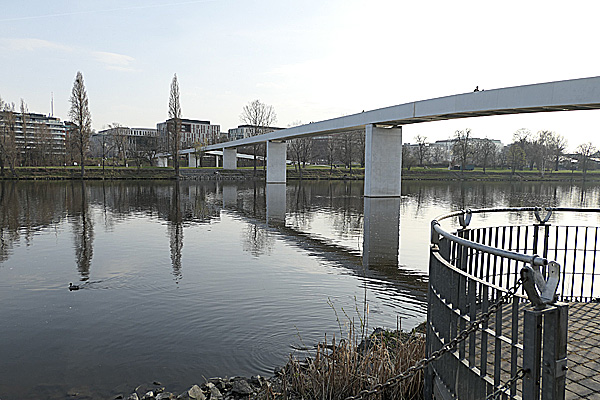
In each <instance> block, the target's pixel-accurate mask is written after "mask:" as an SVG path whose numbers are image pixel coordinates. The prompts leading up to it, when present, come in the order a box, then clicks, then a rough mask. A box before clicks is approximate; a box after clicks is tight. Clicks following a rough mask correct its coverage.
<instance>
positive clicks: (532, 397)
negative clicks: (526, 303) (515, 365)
mask: <svg viewBox="0 0 600 400" xmlns="http://www.w3.org/2000/svg"><path fill="white" fill-rule="evenodd" d="M541 354H542V310H536V309H533V308H526V309H525V317H524V321H523V369H524V370H526V371H527V373H526V374H525V376H524V377H523V399H527V400H538V399H539V398H540V380H541V367H542V360H541Z"/></svg>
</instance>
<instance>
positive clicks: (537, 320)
mask: <svg viewBox="0 0 600 400" xmlns="http://www.w3.org/2000/svg"><path fill="white" fill-rule="evenodd" d="M557 212H567V213H573V214H569V215H578V214H575V213H599V215H600V209H574V208H552V209H545V210H541V209H539V208H533V207H528V208H504V209H482V210H465V211H457V212H453V213H450V214H447V215H444V216H442V217H440V218H438V219H437V220H435V221H433V222H432V229H431V233H432V234H431V243H432V245H431V253H430V267H429V269H430V270H429V293H428V303H429V304H428V305H429V307H428V317H427V321H428V329H427V352H428V354H427V355H428V356H430V355H431V354H435V353H436V351H439V350H443V351H445V353H448V354H444V355H443V356H441V357H439V358H438V359H437V360H436V361H434V362H433V363H431V364H430V366H429V368H428V371H427V374H426V382H425V395H426V398H442V399H445V398H459V399H485V398H515V399H520V398H524V399H528V400H529V399H538V398H540V394H541V395H542V398H543V399H555V398H561V399H562V398H564V390H565V382H566V340H567V338H566V335H567V313H568V306H567V305H566V304H564V303H559V302H558V300H561V301H592V300H594V299H596V298H597V297H598V295H600V289H599V288H597V287H595V286H594V282H595V281H597V280H598V279H600V276H599V277H598V278H596V277H595V276H596V275H597V274H600V266H598V267H596V262H597V261H596V259H597V257H596V251H597V250H598V242H599V241H600V236H599V234H598V233H599V232H598V227H590V226H553V225H552V224H551V223H550V222H549V221H550V218H551V216H552V215H553V213H557ZM483 213H485V215H486V216H490V215H491V214H497V213H509V214H511V215H512V216H513V217H515V218H517V219H521V220H523V219H525V220H527V219H530V221H531V223H526V224H521V225H515V226H490V227H482V228H469V222H470V220H471V218H472V216H473V215H475V214H483ZM528 216H529V217H530V218H528ZM531 216H534V217H535V218H533V217H531ZM453 218H457V219H458V221H459V225H460V227H459V228H458V229H457V230H456V231H455V232H454V233H449V232H447V231H446V230H444V229H443V228H442V226H441V224H440V222H442V221H444V220H446V221H445V222H447V220H451V219H453ZM598 263H600V257H598ZM465 331H468V334H467V335H465ZM457 337H460V338H461V340H460V342H458V343H457V344H455V345H454V343H455V342H456V338H457ZM448 344H451V345H452V346H453V347H451V348H450V349H448ZM542 366H543V368H542ZM561 396H562V397H561Z"/></svg>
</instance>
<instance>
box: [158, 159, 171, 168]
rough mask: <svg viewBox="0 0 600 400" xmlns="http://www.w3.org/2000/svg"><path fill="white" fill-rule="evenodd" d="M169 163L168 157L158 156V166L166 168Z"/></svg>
mask: <svg viewBox="0 0 600 400" xmlns="http://www.w3.org/2000/svg"><path fill="white" fill-rule="evenodd" d="M168 165H169V158H168V157H156V166H157V167H163V168H166V167H167V166H168Z"/></svg>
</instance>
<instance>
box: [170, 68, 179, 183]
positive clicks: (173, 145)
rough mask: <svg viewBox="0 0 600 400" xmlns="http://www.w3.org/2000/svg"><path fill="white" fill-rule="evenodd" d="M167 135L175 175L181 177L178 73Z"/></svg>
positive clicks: (171, 94) (174, 85) (174, 82)
mask: <svg viewBox="0 0 600 400" xmlns="http://www.w3.org/2000/svg"><path fill="white" fill-rule="evenodd" d="M167 136H168V140H169V144H170V145H169V149H170V150H171V154H172V156H173V166H174V168H175V177H176V178H177V179H179V145H180V141H181V104H180V102H179V83H178V82H177V74H175V75H173V80H172V81H171V92H170V94H169V120H168V121H167Z"/></svg>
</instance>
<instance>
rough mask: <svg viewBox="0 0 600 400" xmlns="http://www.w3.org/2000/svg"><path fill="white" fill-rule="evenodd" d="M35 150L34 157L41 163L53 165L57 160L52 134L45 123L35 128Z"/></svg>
mask: <svg viewBox="0 0 600 400" xmlns="http://www.w3.org/2000/svg"><path fill="white" fill-rule="evenodd" d="M34 150H35V152H34V158H36V159H37V160H39V163H40V165H51V164H52V162H53V161H55V157H56V150H55V149H54V145H53V140H52V134H51V133H50V128H48V125H47V124H45V123H44V124H41V125H40V126H38V127H36V129H35V130H34Z"/></svg>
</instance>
